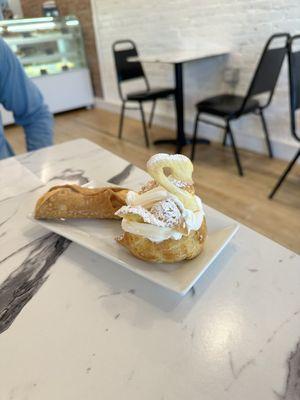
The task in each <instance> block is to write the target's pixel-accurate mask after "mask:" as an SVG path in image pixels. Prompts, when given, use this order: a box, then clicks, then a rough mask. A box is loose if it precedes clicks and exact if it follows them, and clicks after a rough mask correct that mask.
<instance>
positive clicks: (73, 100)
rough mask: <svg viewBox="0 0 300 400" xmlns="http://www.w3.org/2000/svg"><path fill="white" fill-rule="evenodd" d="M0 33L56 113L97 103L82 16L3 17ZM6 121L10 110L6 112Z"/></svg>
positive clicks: (4, 115) (4, 117)
mask: <svg viewBox="0 0 300 400" xmlns="http://www.w3.org/2000/svg"><path fill="white" fill-rule="evenodd" d="M0 35H1V36H2V38H3V39H4V40H5V41H6V43H7V44H8V45H9V46H10V48H11V49H12V51H13V52H14V53H15V55H16V56H17V57H18V58H19V60H20V62H21V64H22V65H23V67H24V70H25V72H26V74H27V75H28V76H29V77H30V78H31V79H32V80H33V81H34V82H35V84H36V85H37V86H38V87H39V89H40V91H41V92H42V94H43V96H44V98H45V101H46V103H47V104H48V105H49V108H50V111H52V112H54V113H56V112H60V111H66V110H71V109H74V108H77V107H83V106H88V107H90V106H91V105H93V103H94V97H93V92H92V86H91V80H90V73H89V70H88V68H87V63H86V57H85V51H84V46H83V39H82V33H81V27H80V23H79V20H78V19H77V18H76V17H74V16H67V17H59V18H52V17H44V18H31V19H19V20H5V21H0ZM2 119H3V122H4V124H7V123H11V122H12V121H13V118H12V116H11V114H9V113H7V112H3V110H2Z"/></svg>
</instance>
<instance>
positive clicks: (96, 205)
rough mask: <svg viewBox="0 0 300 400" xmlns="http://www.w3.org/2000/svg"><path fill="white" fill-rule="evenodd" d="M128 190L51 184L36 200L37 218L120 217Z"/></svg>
mask: <svg viewBox="0 0 300 400" xmlns="http://www.w3.org/2000/svg"><path fill="white" fill-rule="evenodd" d="M127 192H128V190H127V189H122V188H114V187H103V188H97V189H89V188H83V187H81V186H78V185H63V186H54V187H52V188H51V189H50V190H49V191H48V192H46V193H45V194H44V195H43V196H42V197H40V198H39V200H38V201H37V203H36V206H35V218H36V219H59V218H66V219H68V218H101V219H103V218H114V219H116V218H119V217H118V216H117V215H116V214H115V213H116V211H117V210H119V209H120V208H121V207H122V206H124V205H125V204H126V203H125V198H126V194H127Z"/></svg>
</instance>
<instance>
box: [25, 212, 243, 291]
mask: <svg viewBox="0 0 300 400" xmlns="http://www.w3.org/2000/svg"><path fill="white" fill-rule="evenodd" d="M205 212H206V220H207V226H208V237H207V239H206V242H205V247H204V251H203V252H202V253H201V254H200V255H199V256H198V257H196V258H194V259H193V260H190V261H183V262H180V263H176V264H152V263H147V262H144V261H141V260H139V259H137V258H135V257H134V256H132V255H131V254H130V253H129V252H128V251H127V250H126V249H125V248H124V247H123V246H121V245H119V244H118V243H117V242H116V241H115V238H116V237H117V236H118V235H120V233H121V225H120V221H112V220H65V221H42V220H36V219H34V218H33V217H32V216H29V218H30V219H31V220H32V221H34V222H36V223H38V224H39V225H41V226H43V227H45V228H47V229H49V230H50V231H53V232H55V233H58V234H59V235H61V236H64V237H66V238H68V239H70V240H72V241H73V242H76V243H78V244H80V245H82V246H84V247H86V248H88V249H90V250H92V251H94V252H95V253H98V254H100V255H101V256H103V257H105V258H107V259H109V260H111V261H114V262H116V263H117V264H119V265H120V266H122V267H124V268H127V269H129V270H130V271H133V272H135V273H137V274H139V275H141V276H143V277H144V278H147V279H149V280H150V281H153V282H155V283H157V284H158V285H161V286H164V287H165V288H168V289H170V290H173V291H174V292H177V293H179V294H180V295H185V294H186V293H187V292H188V291H189V289H190V288H191V287H192V286H193V285H194V284H195V282H196V281H197V280H198V279H199V278H200V276H201V275H202V274H203V273H204V272H205V271H206V269H207V268H208V266H209V265H210V264H211V263H212V262H213V261H214V259H215V258H216V257H217V256H218V255H219V254H220V252H221V251H222V249H224V247H225V246H226V245H227V243H228V242H229V241H230V239H231V238H232V237H233V236H234V234H235V233H236V232H237V230H238V224H236V223H235V222H234V221H232V220H231V219H230V218H228V217H226V216H225V215H222V214H219V213H214V212H213V210H212V209H209V208H208V209H205Z"/></svg>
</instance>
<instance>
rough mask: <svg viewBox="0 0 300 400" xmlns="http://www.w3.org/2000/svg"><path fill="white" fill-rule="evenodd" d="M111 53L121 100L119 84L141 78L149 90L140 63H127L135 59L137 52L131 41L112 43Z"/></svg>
mask: <svg viewBox="0 0 300 400" xmlns="http://www.w3.org/2000/svg"><path fill="white" fill-rule="evenodd" d="M112 51H113V55H114V59H115V66H116V73H117V81H118V90H119V94H120V97H121V99H122V100H123V94H122V88H121V83H122V82H124V81H128V80H131V79H138V78H142V79H144V81H145V85H146V88H147V89H149V82H148V79H147V77H146V75H145V72H144V69H143V66H142V64H141V63H140V61H138V60H136V61H129V60H128V59H129V58H137V57H138V51H137V48H136V45H135V43H134V42H133V41H132V40H129V39H125V40H118V41H116V42H114V43H113V45H112Z"/></svg>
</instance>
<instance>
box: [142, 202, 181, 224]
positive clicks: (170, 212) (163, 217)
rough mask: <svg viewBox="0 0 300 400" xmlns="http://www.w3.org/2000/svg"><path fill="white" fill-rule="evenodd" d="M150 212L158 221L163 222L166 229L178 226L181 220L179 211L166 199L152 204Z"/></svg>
mask: <svg viewBox="0 0 300 400" xmlns="http://www.w3.org/2000/svg"><path fill="white" fill-rule="evenodd" d="M150 212H151V213H152V214H153V215H155V217H156V218H157V219H158V220H160V221H162V222H164V223H165V226H167V227H168V228H172V227H173V226H175V225H178V224H179V222H180V219H181V211H180V210H179V208H178V207H177V205H176V203H175V202H174V200H172V199H166V200H164V201H160V202H159V203H156V204H154V206H152V208H151V210H150Z"/></svg>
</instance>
